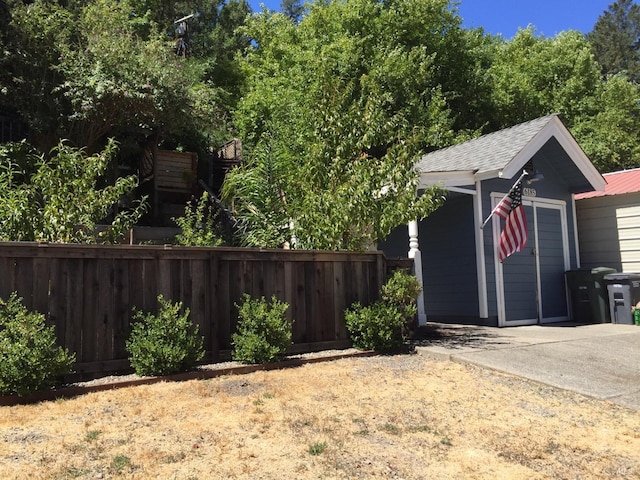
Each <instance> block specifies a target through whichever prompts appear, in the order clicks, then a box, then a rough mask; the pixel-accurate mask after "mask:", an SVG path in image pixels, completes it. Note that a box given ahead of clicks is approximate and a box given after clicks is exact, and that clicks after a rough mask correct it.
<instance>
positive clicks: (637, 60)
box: [587, 0, 640, 83]
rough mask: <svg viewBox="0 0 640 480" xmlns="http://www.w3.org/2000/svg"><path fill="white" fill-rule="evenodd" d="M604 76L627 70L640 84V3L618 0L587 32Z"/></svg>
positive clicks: (630, 0) (630, 78) (626, 72)
mask: <svg viewBox="0 0 640 480" xmlns="http://www.w3.org/2000/svg"><path fill="white" fill-rule="evenodd" d="M587 38H588V39H589V42H590V43H591V45H592V46H593V51H594V53H595V56H596V60H597V61H598V63H600V65H601V66H602V72H603V74H604V75H610V74H617V73H625V74H626V75H627V76H628V78H629V80H631V81H633V82H636V83H640V5H638V4H637V3H635V2H634V1H633V0H617V1H616V2H614V3H612V4H611V5H609V8H608V9H607V10H606V11H605V12H604V13H603V14H602V15H600V16H599V17H598V21H597V22H596V24H595V25H594V27H593V30H592V31H591V32H590V33H589V34H588V35H587Z"/></svg>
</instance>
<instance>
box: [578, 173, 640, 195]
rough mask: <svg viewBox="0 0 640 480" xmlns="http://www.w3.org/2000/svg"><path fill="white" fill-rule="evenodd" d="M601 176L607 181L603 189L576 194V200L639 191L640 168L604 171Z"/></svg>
mask: <svg viewBox="0 0 640 480" xmlns="http://www.w3.org/2000/svg"><path fill="white" fill-rule="evenodd" d="M603 176H604V178H605V180H606V181H607V185H606V187H605V189H604V191H598V192H586V193H581V194H578V195H576V200H583V199H585V198H594V197H605V196H611V195H622V194H625V193H637V192H640V168H636V169H633V170H623V171H621V172H612V173H605V174H604V175H603Z"/></svg>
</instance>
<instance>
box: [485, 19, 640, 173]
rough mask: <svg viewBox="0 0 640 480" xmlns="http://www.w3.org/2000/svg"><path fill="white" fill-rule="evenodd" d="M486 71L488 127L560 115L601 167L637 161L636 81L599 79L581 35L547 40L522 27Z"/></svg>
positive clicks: (639, 141) (639, 129)
mask: <svg viewBox="0 0 640 480" xmlns="http://www.w3.org/2000/svg"><path fill="white" fill-rule="evenodd" d="M487 73H488V75H489V77H490V80H491V82H492V84H493V93H492V101H491V102H492V104H493V108H492V109H491V110H490V111H488V112H487V116H486V118H487V119H488V122H487V125H488V126H489V128H490V129H492V130H497V129H499V128H504V127H508V126H511V125H514V124H517V123H520V122H524V121H527V120H531V119H533V118H536V117H541V116H544V115H548V114H551V113H559V114H560V115H561V117H562V119H563V121H564V122H565V124H566V125H567V126H568V127H569V129H571V131H572V133H573V134H574V135H575V136H576V139H577V140H578V143H580V145H581V146H582V148H583V149H584V150H585V152H586V154H587V155H588V156H589V158H590V159H591V160H592V161H593V163H594V164H595V165H596V167H598V168H599V169H600V171H602V172H608V171H613V170H617V169H619V168H631V167H635V166H638V165H640V157H638V152H639V150H638V149H639V148H640V136H639V133H640V115H639V113H640V112H639V111H638V108H639V104H638V99H639V98H640V97H639V95H640V90H639V89H638V85H637V84H635V83H632V82H630V81H629V80H628V78H626V77H621V76H608V77H606V78H604V79H603V78H602V76H601V72H600V66H599V65H598V63H597V62H596V61H595V59H594V56H593V52H592V50H591V47H590V45H589V43H588V42H587V40H586V39H585V37H584V36H583V35H582V34H581V33H579V32H575V31H568V32H564V33H561V34H559V35H557V36H556V37H553V38H545V37H541V36H537V35H535V32H534V30H533V29H526V30H520V31H519V32H518V33H517V34H516V35H515V36H514V38H513V39H512V40H510V41H502V42H501V43H500V44H499V45H498V47H497V48H496V49H495V51H494V58H493V61H492V62H491V65H490V67H489V68H488V71H487ZM613 138H615V139H616V141H612V139H613Z"/></svg>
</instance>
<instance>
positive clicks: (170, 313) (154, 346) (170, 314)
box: [126, 295, 204, 376]
mask: <svg viewBox="0 0 640 480" xmlns="http://www.w3.org/2000/svg"><path fill="white" fill-rule="evenodd" d="M158 303H159V304H160V310H159V311H158V314H157V315H154V314H152V313H148V312H147V313H145V312H142V311H140V310H134V315H133V320H134V323H133V324H132V327H131V334H130V336H129V338H128V339H127V341H126V348H127V352H129V355H130V357H129V360H130V362H131V366H132V367H133V368H134V370H135V371H136V373H137V374H138V375H141V376H144V375H169V374H172V373H178V372H183V371H188V370H190V369H192V368H193V367H194V366H195V365H196V363H197V362H198V361H200V360H202V358H203V357H204V347H203V338H202V337H201V336H199V335H198V326H197V325H193V323H192V322H191V321H190V320H189V313H190V311H189V309H188V308H185V309H184V311H183V308H182V302H177V303H172V302H171V301H169V300H165V299H164V297H163V296H162V295H158Z"/></svg>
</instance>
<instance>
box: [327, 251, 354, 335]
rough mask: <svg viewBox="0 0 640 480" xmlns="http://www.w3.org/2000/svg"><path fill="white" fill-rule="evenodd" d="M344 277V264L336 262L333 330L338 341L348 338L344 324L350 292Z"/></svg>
mask: <svg viewBox="0 0 640 480" xmlns="http://www.w3.org/2000/svg"><path fill="white" fill-rule="evenodd" d="M344 277H345V268H344V264H343V263H342V262H334V263H333V278H332V279H331V290H332V293H333V329H334V332H335V339H336V340H346V339H347V338H348V334H347V328H346V325H345V322H344V311H345V309H346V308H347V307H348V306H349V304H348V303H347V302H348V298H349V295H350V292H348V291H347V285H346V284H345V282H344V280H345V278H344Z"/></svg>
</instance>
